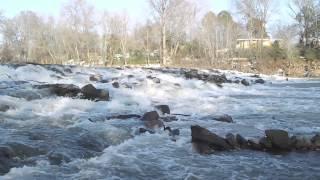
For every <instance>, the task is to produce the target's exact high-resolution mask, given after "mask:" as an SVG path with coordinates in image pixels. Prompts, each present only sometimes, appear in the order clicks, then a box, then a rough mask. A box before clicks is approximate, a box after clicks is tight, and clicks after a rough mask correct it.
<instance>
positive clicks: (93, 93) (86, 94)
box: [81, 84, 109, 101]
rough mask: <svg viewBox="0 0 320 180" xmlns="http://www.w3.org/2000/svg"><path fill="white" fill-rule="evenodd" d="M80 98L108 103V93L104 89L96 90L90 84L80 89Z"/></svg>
mask: <svg viewBox="0 0 320 180" xmlns="http://www.w3.org/2000/svg"><path fill="white" fill-rule="evenodd" d="M81 93H82V98H84V99H89V100H97V101H108V100H109V91H108V90H104V89H96V88H95V87H94V86H93V85H92V84H88V85H86V86H84V87H83V88H81Z"/></svg>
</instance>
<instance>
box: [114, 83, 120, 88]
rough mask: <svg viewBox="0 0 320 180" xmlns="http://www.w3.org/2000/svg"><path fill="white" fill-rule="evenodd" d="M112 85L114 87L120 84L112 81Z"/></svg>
mask: <svg viewBox="0 0 320 180" xmlns="http://www.w3.org/2000/svg"><path fill="white" fill-rule="evenodd" d="M112 86H113V87H114V88H119V87H120V85H119V83H118V82H113V83H112Z"/></svg>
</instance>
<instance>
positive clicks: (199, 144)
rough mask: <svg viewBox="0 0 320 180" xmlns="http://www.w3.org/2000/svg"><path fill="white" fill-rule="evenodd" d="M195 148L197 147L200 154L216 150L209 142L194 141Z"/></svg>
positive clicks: (211, 152)
mask: <svg viewBox="0 0 320 180" xmlns="http://www.w3.org/2000/svg"><path fill="white" fill-rule="evenodd" d="M192 146H193V149H195V150H196V151H197V152H198V153H199V154H204V155H207V154H213V153H214V152H215V150H214V149H213V148H211V147H210V146H209V145H208V144H207V143H203V142H193V143H192Z"/></svg>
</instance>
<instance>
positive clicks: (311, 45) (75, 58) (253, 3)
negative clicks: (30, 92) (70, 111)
mask: <svg viewBox="0 0 320 180" xmlns="http://www.w3.org/2000/svg"><path fill="white" fill-rule="evenodd" d="M148 5H149V10H150V16H149V18H147V20H146V21H145V22H144V23H136V24H133V23H132V19H130V17H129V16H128V14H126V13H125V12H122V13H110V12H108V11H105V12H103V13H100V14H99V13H97V11H96V9H95V7H94V6H93V5H91V4H90V3H89V1H86V0H70V1H68V3H67V4H66V5H64V6H63V7H62V8H61V13H60V17H41V16H39V15H38V14H37V13H35V12H32V11H23V12H20V14H18V15H16V16H15V17H12V18H7V17H4V16H1V15H0V34H1V44H0V46H1V47H0V48H1V51H0V58H1V61H2V62H10V61H11V62H36V63H54V64H63V63H66V62H70V63H73V64H90V65H114V64H124V65H127V64H129V63H143V64H144V63H146V64H149V63H158V62H160V63H161V64H164V65H167V64H172V63H178V64H185V63H197V62H200V61H201V62H205V63H207V64H208V65H212V66H214V65H215V64H219V63H221V62H222V61H226V60H228V59H232V58H236V57H239V58H240V57H241V58H254V59H257V60H259V59H261V60H262V59H266V58H272V59H276V58H282V59H286V58H288V59H292V58H297V57H300V56H303V57H305V58H308V59H320V49H319V46H320V40H319V39H320V30H319V29H320V1H319V0H291V1H290V4H288V8H289V9H290V13H291V15H292V18H293V20H294V23H292V24H290V25H279V26H277V27H273V29H274V32H273V36H274V37H276V38H278V39H280V40H281V41H279V42H276V43H274V44H273V45H272V46H271V47H268V48H266V47H264V46H263V44H262V43H263V41H260V42H259V43H261V44H260V45H259V44H258V45H256V46H255V47H254V48H249V49H245V50H244V49H238V48H237V43H239V42H238V41H237V40H238V39H249V41H250V39H265V38H270V37H271V33H270V32H268V31H267V24H268V22H269V20H270V17H271V16H273V14H274V13H276V12H275V9H276V7H275V6H274V0H237V1H236V3H235V6H236V8H235V9H236V12H233V13H230V12H228V11H222V12H219V13H217V14H215V13H214V12H211V11H209V12H202V11H201V8H199V5H198V4H197V1H195V0H148ZM232 14H234V15H232ZM296 39H297V40H296Z"/></svg>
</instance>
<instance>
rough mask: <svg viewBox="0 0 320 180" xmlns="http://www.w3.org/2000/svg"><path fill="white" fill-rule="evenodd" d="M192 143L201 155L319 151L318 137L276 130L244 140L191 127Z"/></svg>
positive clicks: (319, 137)
mask: <svg viewBox="0 0 320 180" xmlns="http://www.w3.org/2000/svg"><path fill="white" fill-rule="evenodd" d="M191 137H192V143H193V145H194V147H195V149H196V150H197V151H198V152H199V153H201V154H211V153H214V152H215V151H228V150H234V149H250V150H256V151H267V152H274V153H277V152H290V151H294V150H297V151H300V150H302V151H315V150H320V135H315V136H314V137H312V138H311V139H310V138H309V139H308V138H305V137H297V136H291V137H290V136H289V134H288V132H286V131H284V130H278V129H270V130H266V131H265V137H262V138H260V139H258V140H257V139H249V140H247V139H245V138H244V137H242V136H241V135H239V134H237V135H234V134H230V133H229V134H227V135H226V137H225V138H223V137H220V136H218V135H217V134H215V133H213V132H210V131H209V130H208V129H205V128H203V127H200V126H191Z"/></svg>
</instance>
